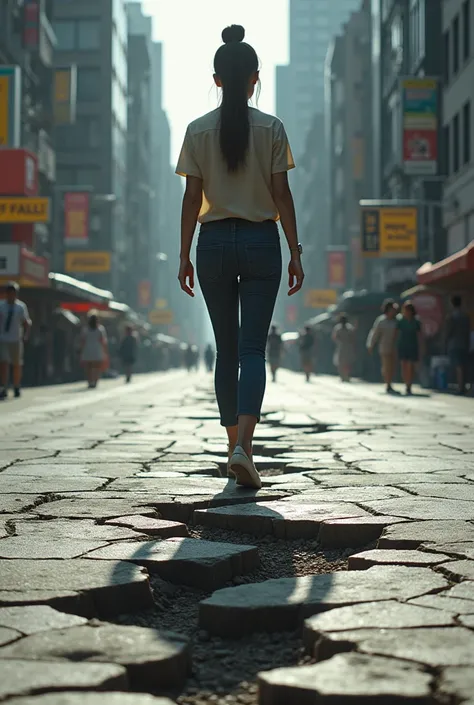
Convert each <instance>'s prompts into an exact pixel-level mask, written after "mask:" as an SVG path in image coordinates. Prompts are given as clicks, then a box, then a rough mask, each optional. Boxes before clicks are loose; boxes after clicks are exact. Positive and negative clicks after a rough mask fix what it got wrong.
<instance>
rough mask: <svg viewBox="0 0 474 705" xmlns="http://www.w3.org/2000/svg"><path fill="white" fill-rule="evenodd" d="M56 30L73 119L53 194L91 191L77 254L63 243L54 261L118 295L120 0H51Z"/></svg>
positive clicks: (123, 233) (123, 69)
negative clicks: (72, 85) (72, 89)
mask: <svg viewBox="0 0 474 705" xmlns="http://www.w3.org/2000/svg"><path fill="white" fill-rule="evenodd" d="M54 29H55V32H56V36H57V45H56V52H55V64H56V66H63V65H67V66H69V65H71V64H75V65H76V66H77V119H76V122H75V124H74V125H73V126H64V127H58V128H57V129H56V131H55V133H56V134H55V136H56V146H57V167H58V168H57V176H58V185H59V189H58V198H59V201H60V203H61V202H62V198H61V196H62V194H63V193H64V191H67V190H69V189H71V190H74V189H75V190H80V189H85V190H89V192H90V194H91V195H90V199H91V218H90V229H89V233H88V238H87V239H86V241H85V242H84V244H83V246H82V248H81V249H80V251H79V255H80V256H79V255H74V252H75V251H76V250H77V248H76V247H75V246H74V245H72V246H71V247H69V246H65V247H61V248H58V257H57V260H58V261H57V262H56V263H55V264H56V267H57V268H58V271H66V273H68V274H73V275H74V276H77V277H81V278H87V280H89V281H91V283H93V284H95V285H97V286H100V287H103V288H105V289H109V290H110V289H111V290H113V291H114V293H115V295H116V296H117V297H120V298H121V299H123V298H124V297H125V295H126V292H125V291H123V290H121V288H120V282H121V281H122V280H123V275H124V274H125V273H126V271H127V260H126V256H127V243H126V237H127V229H126V226H127V222H126V207H125V206H126V183H127V176H126V160H127V16H126V11H125V2H124V0H101V2H97V1H96V0H81V2H62V1H61V0H55V2H54ZM68 187H69V189H68ZM58 210H59V211H60V210H61V208H58ZM61 220H62V219H61V218H58V229H59V236H60V237H61V233H62V232H63V230H64V225H63V222H61ZM71 253H72V256H71Z"/></svg>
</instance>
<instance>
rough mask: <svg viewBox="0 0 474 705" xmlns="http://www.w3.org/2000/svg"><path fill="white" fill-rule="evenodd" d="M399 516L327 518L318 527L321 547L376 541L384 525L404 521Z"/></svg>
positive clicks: (352, 546) (342, 546) (337, 546)
mask: <svg viewBox="0 0 474 705" xmlns="http://www.w3.org/2000/svg"><path fill="white" fill-rule="evenodd" d="M405 521H406V519H401V518H400V517H390V516H388V517H384V516H374V515H372V514H370V515H367V516H362V517H351V518H350V519H327V520H326V521H323V522H322V524H321V526H320V528H319V535H318V539H319V541H320V543H321V546H323V548H357V547H359V546H366V545H367V544H369V543H372V542H373V541H376V540H377V539H378V538H379V537H380V534H381V533H382V532H383V530H384V529H385V527H387V526H391V525H392V524H398V523H401V522H405Z"/></svg>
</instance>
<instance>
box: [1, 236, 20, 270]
mask: <svg viewBox="0 0 474 705" xmlns="http://www.w3.org/2000/svg"><path fill="white" fill-rule="evenodd" d="M19 273H20V246H19V245H15V244H11V243H1V244H0V277H2V278H3V277H17V276H18V275H19Z"/></svg>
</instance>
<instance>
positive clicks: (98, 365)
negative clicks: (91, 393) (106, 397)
mask: <svg viewBox="0 0 474 705" xmlns="http://www.w3.org/2000/svg"><path fill="white" fill-rule="evenodd" d="M107 356H108V352H107V333H106V332H105V328H104V326H102V325H100V324H99V319H98V318H97V315H96V314H95V313H91V314H89V318H88V321H87V326H86V328H85V329H84V331H83V333H82V339H81V362H82V364H83V365H84V368H85V370H86V377H87V381H88V383H89V389H95V387H97V382H98V381H99V378H100V375H101V373H102V370H103V369H104V363H105V361H106V360H107Z"/></svg>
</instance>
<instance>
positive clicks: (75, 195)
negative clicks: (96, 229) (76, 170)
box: [64, 191, 90, 247]
mask: <svg viewBox="0 0 474 705" xmlns="http://www.w3.org/2000/svg"><path fill="white" fill-rule="evenodd" d="M89 214H90V193H87V192H81V191H68V192H67V193H65V194H64V244H65V245H66V246H67V247H87V245H88V243H89Z"/></svg>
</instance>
